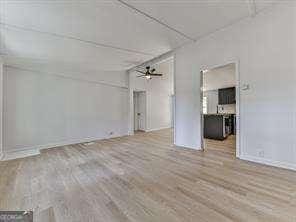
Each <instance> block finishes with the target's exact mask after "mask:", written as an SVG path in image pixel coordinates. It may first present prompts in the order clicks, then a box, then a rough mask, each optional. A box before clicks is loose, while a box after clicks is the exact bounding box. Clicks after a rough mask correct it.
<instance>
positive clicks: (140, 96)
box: [133, 91, 146, 132]
mask: <svg viewBox="0 0 296 222" xmlns="http://www.w3.org/2000/svg"><path fill="white" fill-rule="evenodd" d="M133 94H134V95H133V96H134V132H145V131H146V92H145V91H134V93H133Z"/></svg>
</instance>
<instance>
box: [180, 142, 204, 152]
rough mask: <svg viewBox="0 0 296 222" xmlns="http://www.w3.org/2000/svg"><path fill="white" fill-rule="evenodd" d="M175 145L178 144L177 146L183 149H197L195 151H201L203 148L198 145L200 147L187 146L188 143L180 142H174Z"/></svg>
mask: <svg viewBox="0 0 296 222" xmlns="http://www.w3.org/2000/svg"><path fill="white" fill-rule="evenodd" d="M174 145H175V146H178V147H182V148H185V149H191V150H197V151H203V149H202V148H201V147H200V148H197V147H193V146H188V145H185V144H182V143H176V144H174Z"/></svg>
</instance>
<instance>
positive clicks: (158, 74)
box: [150, 73, 163, 76]
mask: <svg viewBox="0 0 296 222" xmlns="http://www.w3.org/2000/svg"><path fill="white" fill-rule="evenodd" d="M162 75H163V74H160V73H151V74H150V76H162Z"/></svg>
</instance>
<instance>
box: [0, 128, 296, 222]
mask: <svg viewBox="0 0 296 222" xmlns="http://www.w3.org/2000/svg"><path fill="white" fill-rule="evenodd" d="M234 145H235V138H234V137H229V138H228V139H227V140H225V141H211V140H206V150H205V151H204V152H202V151H196V150H190V149H183V148H180V147H176V146H174V145H172V130H160V131H154V132H149V133H137V134H135V135H134V136H126V137H120V138H112V139H108V140H100V141H95V142H94V143H93V144H91V145H85V144H76V145H70V146H64V147H58V148H52V149H47V150H42V152H41V154H40V155H38V156H33V157H27V158H23V159H17V160H10V161H4V162H0V193H1V196H0V210H31V209H32V210H33V211H34V214H35V221H40V222H41V221H42V222H43V221H52V222H81V221H88V222H97V221H102V222H139V221H141V222H166V221H168V222H188V221H192V222H196V221H203V222H204V221H208V222H216V221H217V222H221V221H225V222H226V221H227V222H228V221H229V222H230V221H234V222H237V221H252V222H254V221H255V222H256V221H258V222H259V221H260V222H261V221H263V222H264V221H268V222H270V221H291V222H292V221H293V222H295V221H296V213H295V212H296V211H295V209H296V172H294V171H289V170H284V169H279V168H275V167H269V166H265V165H260V164H255V163H251V162H247V161H242V160H239V159H236V158H235V156H234V153H235V149H234Z"/></svg>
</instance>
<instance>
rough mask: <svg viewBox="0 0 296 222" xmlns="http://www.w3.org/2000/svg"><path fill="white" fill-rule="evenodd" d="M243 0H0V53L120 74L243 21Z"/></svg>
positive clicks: (32, 62)
mask: <svg viewBox="0 0 296 222" xmlns="http://www.w3.org/2000/svg"><path fill="white" fill-rule="evenodd" d="M248 2H253V1H252V0H250V1H246V0H203V1H201V0H183V1H180V0H170V1H168V0H165V1H164V0H142V1H141V0H137V1H136V0H124V3H122V2H120V1H118V0H109V1H103V0H73V1H69V0H56V1H49V0H31V1H29V0H22V1H19V0H9V1H8V0H0V22H1V25H0V40H1V45H0V46H1V48H0V53H1V54H2V55H4V58H5V61H6V63H8V64H11V65H17V66H36V67H50V66H57V65H59V66H61V67H62V66H66V67H71V66H73V67H79V68H80V69H82V70H83V69H87V70H126V69H129V68H131V67H134V66H135V65H138V64H141V63H143V62H145V61H148V60H150V59H152V58H154V57H157V56H159V55H161V54H164V53H166V52H169V51H171V50H173V49H175V48H176V47H179V46H181V45H183V44H184V43H186V42H188V41H192V40H190V39H198V38H199V37H201V36H204V35H206V34H208V33H211V32H213V31H215V30H217V29H219V28H222V27H224V26H226V25H228V24H231V23H233V22H235V21H237V20H240V19H241V18H243V17H246V16H250V10H249V6H250V5H249V3H248ZM271 2H272V1H267V0H255V3H256V5H255V6H256V8H257V10H261V9H262V8H264V7H267V6H268V5H270V4H271ZM125 3H126V4H125ZM251 4H252V3H251Z"/></svg>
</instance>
